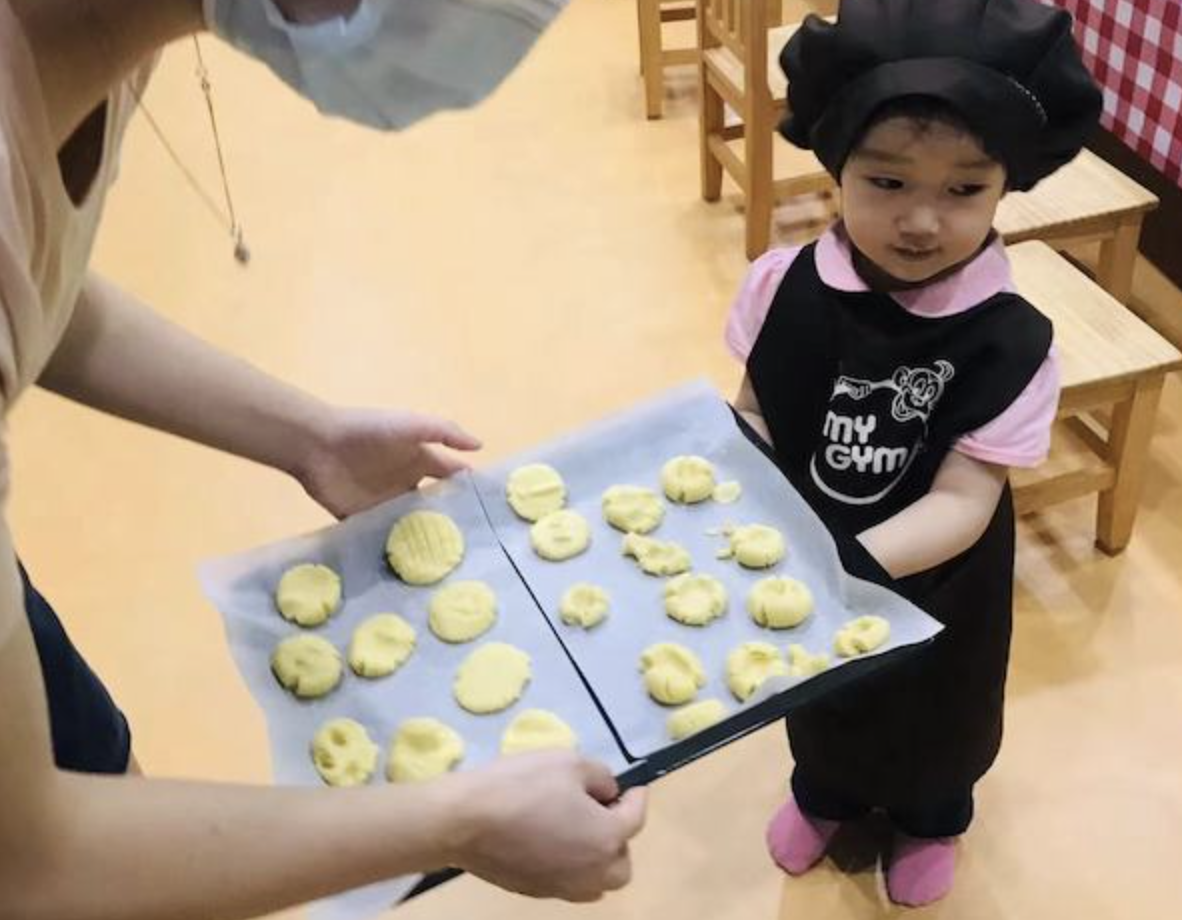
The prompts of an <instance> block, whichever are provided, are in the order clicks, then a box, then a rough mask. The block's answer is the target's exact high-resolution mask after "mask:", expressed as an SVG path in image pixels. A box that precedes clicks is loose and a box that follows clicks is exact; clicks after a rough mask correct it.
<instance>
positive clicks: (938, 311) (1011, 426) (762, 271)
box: [726, 223, 1059, 467]
mask: <svg viewBox="0 0 1182 920" xmlns="http://www.w3.org/2000/svg"><path fill="white" fill-rule="evenodd" d="M801 248H802V247H799V246H796V247H792V248H789V249H773V250H771V251H770V252H767V253H765V254H764V255H762V256H760V257H759V258H758V259H757V260H756V261H755V262H754V263H753V264H752V265H751V268H750V269H749V270H748V272H747V277H746V279H745V280H744V281H743V286H742V288H741V289H740V290H739V294H738V296H737V297H736V298H735V302H734V305H733V306H732V307H731V312H730V315H729V316H728V318H727V323H726V343H727V345H728V346H729V347H730V350H731V352H732V353H733V354H734V355H735V357H736V358H738V359H739V360H740V361H742V362H744V363H746V361H747V358H748V357H749V356H750V354H751V349H752V348H754V347H755V340H756V339H757V338H759V332H760V330H761V329H762V328H763V322H764V320H765V319H766V318H767V313H768V310H769V309H770V308H771V305H772V301H773V300H774V299H775V296H776V291H777V290H778V289H779V287H780V282H781V281H782V280H783V279H784V275H785V274H786V273H787V271H788V269H789V267H790V266H791V265H792V263H793V261H794V260H795V259H796V256H797V254H799V253H800V251H801ZM815 258H816V263H817V273H818V274H819V275H820V277H821V280H822V281H823V282H824V283H825V284H826V285H828V286H829V287H831V288H833V289H835V290H838V291H850V292H857V291H866V290H869V288H868V287H867V285H866V282H865V281H863V280H862V277H861V276H860V275H859V274H858V272H857V270H856V269H855V268H854V260H853V250H852V249H851V247H850V243H849V239H848V237H847V236H846V234H845V230H844V228H843V227H842V225H841V224H840V223H838V224H835V225H834V226H833V227H831V228H830V229H829V230H828V231H826V233H825V235H824V236H822V237H821V239H820V240H818V242H817V248H816V256H815ZM1013 290H1014V287H1013V279H1012V277H1011V275H1010V262H1009V259H1008V258H1007V257H1006V251H1005V246H1004V245H1003V244H1002V242H1001V241H1000V240H998V241H996V242H994V243H993V245H991V246H989V247H988V248H987V249H985V250H984V251H983V252H982V253H981V254H980V255H979V256H977V258H975V259H974V260H973V261H972V262H970V263H969V264H968V265H966V266H964V268H962V269H961V270H960V271H958V272H956V273H954V274H952V275H949V276H948V277H947V278H944V279H942V280H940V281H937V282H935V283H934V284H929V285H925V286H923V287H920V288H914V289H912V290H907V291H896V292H893V293H892V294H891V295H890V296H891V297H893V298H894V299H895V300H896V301H897V302H898V304H899V305H900V306H901V307H903V309H905V310H907V311H908V312H909V313H912V314H914V315H916V316H924V317H931V318H935V317H941V316H953V315H955V314H957V313H961V312H963V311H965V310H968V309H970V308H971V307H975V306H976V305H978V304H979V303H981V302H982V301H983V300H987V299H988V298H990V297H992V296H993V295H994V294H997V293H999V292H1001V291H1013ZM1058 406H1059V367H1058V362H1057V359H1056V356H1055V349H1054V346H1051V350H1050V353H1049V354H1048V355H1047V358H1046V360H1045V361H1044V362H1043V364H1042V366H1041V367H1040V368H1039V369H1038V372H1037V373H1036V374H1035V375H1034V377H1033V378H1032V379H1031V381H1030V383H1029V384H1027V386H1026V389H1025V390H1023V391H1022V393H1021V394H1019V396H1018V398H1017V399H1015V400H1014V401H1013V402H1012V403H1010V405H1009V407H1008V408H1007V409H1006V410H1005V411H1004V412H1002V413H1001V414H1000V415H999V416H997V418H995V419H994V420H993V421H991V422H989V424H987V425H984V426H982V427H981V428H978V429H977V430H976V431H973V432H971V433H969V434H967V435H965V436H964V437H962V438H961V439H960V440H958V441H957V442H956V443H955V444H954V445H953V449H954V450H956V451H957V452H958V453H961V454H964V455H965V456H967V457H972V458H974V459H976V460H980V461H982V462H985V463H995V464H998V465H999V466H1017V467H1031V466H1038V464H1040V463H1042V461H1043V460H1045V459H1046V457H1047V453H1048V451H1049V450H1050V446H1051V425H1052V424H1053V423H1054V421H1055V412H1056V410H1057V409H1058Z"/></svg>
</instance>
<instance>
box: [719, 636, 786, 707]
mask: <svg viewBox="0 0 1182 920" xmlns="http://www.w3.org/2000/svg"><path fill="white" fill-rule="evenodd" d="M777 676H779V677H787V676H788V665H787V663H786V662H785V661H784V658H783V656H781V655H780V650H779V649H778V648H776V647H775V646H774V645H772V644H771V643H770V642H744V643H743V644H742V645H740V646H739V647H738V648H736V649H735V650H734V651H732V652H731V653H730V654H729V655H727V656H726V685H727V686H728V687H730V689H731V693H733V694H734V695H735V699H737V700H739V701H740V702H746V701H747V700H748V699H750V697H751V694H753V693H754V692H755V691H756V690H758V689H759V688H760V687H761V686H762V685H763V682H764V681H766V680H767V679H768V678H769V677H777Z"/></svg>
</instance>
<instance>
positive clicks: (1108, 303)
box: [1008, 242, 1182, 554]
mask: <svg viewBox="0 0 1182 920" xmlns="http://www.w3.org/2000/svg"><path fill="white" fill-rule="evenodd" d="M1008 252H1009V256H1010V261H1011V262H1012V264H1013V270H1014V281H1015V284H1016V286H1017V289H1018V291H1019V292H1020V293H1021V294H1022V296H1023V297H1025V298H1026V299H1027V300H1029V301H1030V302H1031V303H1032V304H1034V305H1035V306H1036V307H1038V309H1039V310H1041V311H1042V312H1043V313H1044V314H1045V315H1046V316H1047V317H1049V318H1050V320H1051V321H1052V322H1053V323H1054V324H1055V347H1056V349H1057V350H1058V354H1059V363H1060V370H1061V376H1062V398H1061V400H1060V404H1059V417H1060V419H1063V420H1065V422H1066V424H1067V427H1068V428H1069V429H1070V431H1071V433H1072V435H1074V438H1075V440H1076V441H1077V444H1078V445H1079V446H1082V447H1083V448H1085V450H1084V455H1085V456H1086V457H1087V462H1086V463H1084V464H1083V465H1079V464H1070V465H1069V468H1065V469H1060V468H1061V467H1064V466H1065V463H1064V454H1065V451H1064V450H1062V448H1064V447H1065V445H1064V443H1063V441H1064V437H1063V432H1061V431H1059V430H1057V431H1056V438H1055V444H1054V446H1053V448H1052V451H1051V460H1050V461H1048V463H1047V467H1046V468H1045V469H1044V470H1030V471H1025V470H1020V471H1015V474H1014V477H1013V478H1014V501H1015V506H1016V509H1017V512H1018V513H1019V514H1028V513H1030V512H1032V511H1037V510H1039V509H1040V508H1045V507H1047V506H1048V505H1051V504H1055V503H1057V502H1061V501H1066V500H1068V499H1071V498H1077V497H1079V496H1083V495H1089V494H1091V493H1093V492H1097V493H1099V507H1098V509H1097V514H1096V544H1097V545H1098V546H1099V547H1100V548H1101V549H1102V550H1104V551H1105V552H1106V553H1110V554H1115V553H1119V552H1120V551H1121V550H1123V549H1124V548H1125V547H1126V546H1127V545H1128V542H1129V538H1130V537H1131V536H1132V532H1133V523H1134V521H1135V520H1136V517H1137V503H1138V499H1139V496H1140V492H1141V478H1142V474H1143V472H1144V468H1145V460H1146V457H1147V456H1148V452H1149V442H1150V437H1151V435H1152V434H1153V425H1154V419H1155V417H1156V415H1157V406H1158V400H1159V397H1160V396H1161V388H1162V384H1163V383H1164V381H1165V376H1166V374H1167V373H1169V372H1170V371H1173V370H1177V369H1178V368H1180V367H1182V354H1180V353H1179V352H1178V350H1177V349H1175V348H1174V347H1173V346H1172V345H1170V343H1168V342H1167V341H1166V340H1165V339H1163V338H1162V337H1161V336H1160V335H1158V334H1157V333H1156V332H1155V331H1154V330H1153V329H1151V328H1150V327H1149V326H1147V325H1146V324H1145V323H1144V322H1142V321H1141V320H1140V319H1138V318H1137V317H1136V316H1135V315H1133V314H1132V313H1131V312H1129V311H1128V310H1126V309H1125V308H1124V306H1123V305H1122V304H1121V303H1119V302H1118V301H1117V300H1115V299H1114V298H1113V297H1112V296H1111V295H1109V294H1108V293H1106V292H1105V291H1104V290H1102V289H1101V288H1100V287H1099V286H1098V285H1096V284H1094V283H1093V282H1092V281H1091V280H1089V279H1088V278H1087V277H1086V276H1085V275H1084V274H1083V273H1082V272H1080V271H1079V270H1077V269H1076V268H1075V267H1074V266H1072V265H1071V264H1070V263H1069V262H1068V261H1067V260H1066V259H1064V258H1063V257H1062V256H1060V255H1059V254H1058V253H1056V252H1055V251H1054V250H1053V249H1051V248H1050V247H1049V246H1047V245H1046V244H1044V243H1041V242H1028V243H1021V244H1018V245H1016V246H1010V247H1009V249H1008ZM1108 407H1110V408H1111V411H1112V421H1111V424H1110V425H1109V426H1108V429H1107V430H1104V427H1103V426H1102V425H1100V424H1099V423H1098V422H1097V421H1096V419H1095V418H1094V417H1092V416H1091V415H1090V414H1089V413H1090V412H1091V410H1096V409H1103V408H1108Z"/></svg>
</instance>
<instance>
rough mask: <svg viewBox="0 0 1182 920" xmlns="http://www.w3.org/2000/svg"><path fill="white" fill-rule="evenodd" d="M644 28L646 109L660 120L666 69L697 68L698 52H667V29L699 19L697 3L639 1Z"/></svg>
mask: <svg viewBox="0 0 1182 920" xmlns="http://www.w3.org/2000/svg"><path fill="white" fill-rule="evenodd" d="M636 5H637V9H636V12H637V16H638V19H639V26H640V74H641V76H642V77H643V78H644V109H645V114H646V115H647V116H648V117H649V118H660V117H661V115H662V114H663V111H664V97H665V68H666V67H674V66H677V65H680V64H695V63H697V60H698V49H697V48H696V47H690V48H666V47H664V41H663V29H662V26H664V25H665V24H666V23H670V22H684V21H686V20H690V19H693V18H694V17H695V16H696V15H697V9H696V7H695V6H694V3H693V0H636Z"/></svg>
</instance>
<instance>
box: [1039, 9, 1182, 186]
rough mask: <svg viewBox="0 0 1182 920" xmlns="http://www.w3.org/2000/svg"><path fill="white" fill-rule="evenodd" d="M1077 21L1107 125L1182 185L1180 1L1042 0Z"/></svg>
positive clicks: (1181, 43) (1085, 59)
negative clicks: (1061, 9) (1102, 100)
mask: <svg viewBox="0 0 1182 920" xmlns="http://www.w3.org/2000/svg"><path fill="white" fill-rule="evenodd" d="M1043 2H1044V3H1047V4H1053V5H1055V6H1060V7H1062V8H1063V9H1065V10H1067V11H1069V12H1070V13H1071V14H1072V15H1073V16H1075V37H1076V40H1077V41H1078V42H1079V43H1080V46H1081V47H1082V49H1083V55H1084V61H1085V62H1086V63H1087V65H1088V68H1089V69H1090V70H1091V71H1092V74H1093V75H1094V76H1095V77H1096V80H1097V82H1099V83H1100V85H1101V87H1102V88H1103V90H1104V116H1103V119H1102V122H1103V125H1104V127H1105V128H1107V129H1108V130H1109V131H1111V132H1112V133H1114V134H1115V135H1116V136H1117V137H1119V138H1121V139H1122V140H1123V141H1124V142H1125V143H1126V144H1127V145H1128V146H1129V147H1130V148H1132V149H1133V150H1134V151H1136V152H1137V154H1139V155H1140V156H1141V157H1142V158H1143V159H1145V160H1147V161H1149V162H1150V163H1152V164H1153V165H1154V167H1156V168H1157V169H1158V171H1160V172H1161V173H1163V174H1164V175H1165V176H1167V177H1168V178H1170V179H1172V180H1173V181H1174V182H1177V183H1178V184H1179V185H1180V186H1182V0H1043Z"/></svg>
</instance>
